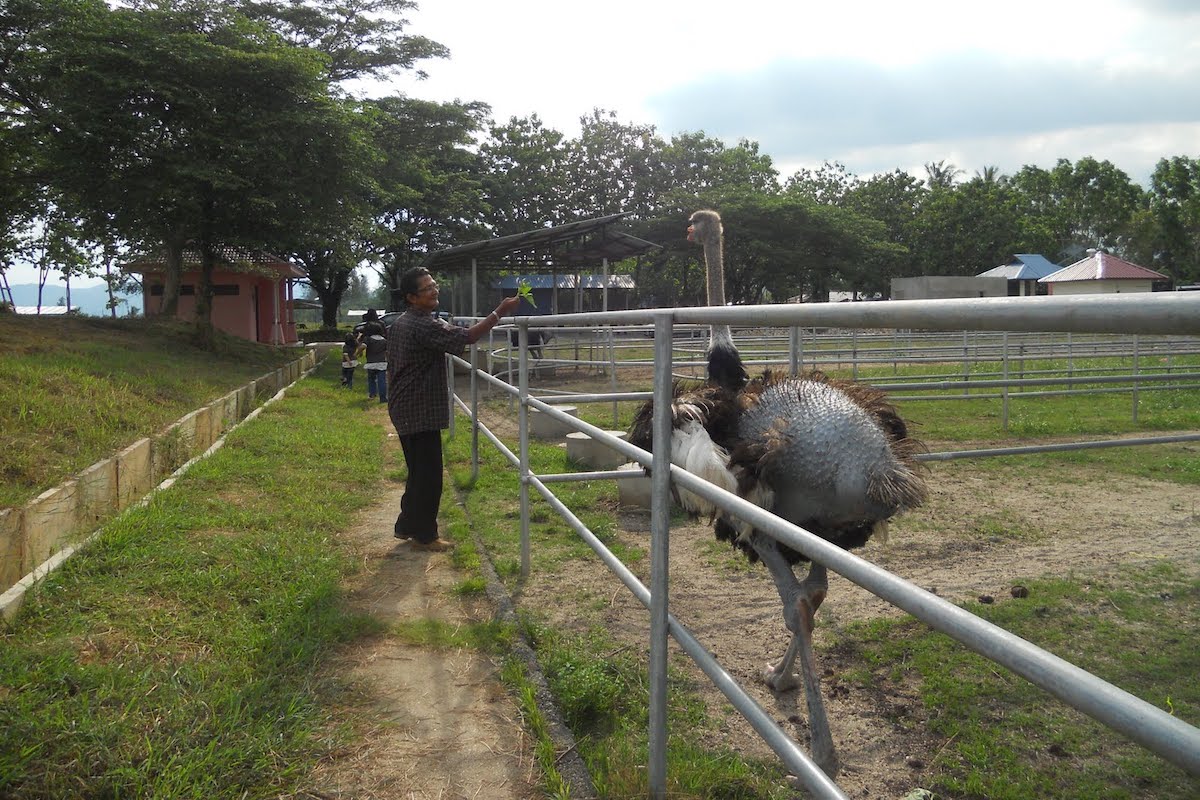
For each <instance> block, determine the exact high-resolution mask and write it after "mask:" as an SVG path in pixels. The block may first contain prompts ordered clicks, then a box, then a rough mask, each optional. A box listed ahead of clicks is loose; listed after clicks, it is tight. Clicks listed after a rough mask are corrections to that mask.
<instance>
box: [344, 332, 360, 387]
mask: <svg viewBox="0 0 1200 800" xmlns="http://www.w3.org/2000/svg"><path fill="white" fill-rule="evenodd" d="M358 349H359V344H358V339H357V337H355V335H354V334H353V333H348V334H346V342H345V344H343V345H342V386H345V387H346V388H347V389H353V388H354V368H355V367H357V366H358Z"/></svg>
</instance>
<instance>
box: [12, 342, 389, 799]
mask: <svg viewBox="0 0 1200 800" xmlns="http://www.w3.org/2000/svg"><path fill="white" fill-rule="evenodd" d="M334 367H336V365H334ZM335 371H336V370H335V369H334V368H329V367H328V365H326V367H323V368H322V371H321V375H322V376H323V377H318V378H316V379H312V380H305V381H301V382H300V383H298V384H297V385H296V386H294V387H293V388H292V389H291V390H290V391H289V393H288V394H287V395H286V396H285V397H284V398H283V399H282V400H281V401H279V402H277V403H275V404H273V405H272V406H270V407H269V408H268V409H267V410H266V411H265V412H264V413H263V414H261V415H260V416H259V417H258V418H257V420H256V421H255V422H254V423H253V424H250V425H244V426H242V427H240V428H238V429H237V430H235V431H233V432H232V433H230V434H229V436H228V439H227V442H226V445H225V447H223V448H222V449H220V450H218V451H217V452H216V453H214V454H213V455H212V456H211V457H209V458H208V459H206V460H204V461H202V462H199V463H198V464H196V465H195V466H194V467H193V468H192V469H191V470H189V471H188V473H187V474H186V475H184V476H182V477H181V478H180V479H179V480H178V481H177V482H176V483H175V485H174V487H173V488H172V490H171V491H169V492H164V493H161V494H159V495H156V496H155V498H154V499H153V501H152V502H151V503H149V504H148V505H147V506H145V507H144V508H134V509H130V510H128V511H127V512H125V513H124V514H122V515H121V516H119V517H118V518H116V519H114V520H113V521H111V522H110V523H109V524H108V525H107V526H105V528H104V530H103V533H102V535H101V537H100V538H99V539H98V541H96V542H95V543H94V544H93V545H92V546H90V547H88V548H86V549H85V550H83V551H82V552H81V553H78V554H76V555H75V556H74V557H73V558H72V559H70V560H69V561H68V562H67V563H66V564H65V565H64V566H63V567H62V568H61V569H59V570H58V571H57V572H55V573H54V574H52V575H51V576H49V577H48V578H47V579H46V580H45V581H43V582H42V583H40V584H38V585H37V586H36V587H35V588H34V589H33V590H32V591H31V592H30V593H29V594H28V596H27V597H26V600H25V604H24V607H23V609H22V614H21V616H20V617H19V619H18V623H17V624H16V626H15V627H13V628H11V629H8V630H5V631H4V632H3V635H2V637H0V696H2V697H3V702H2V703H0V795H3V796H12V797H67V796H89V797H180V798H186V797H195V798H200V797H274V796H278V795H280V794H286V793H289V792H291V791H295V790H296V789H297V788H298V787H299V785H300V782H301V781H302V779H303V777H304V774H305V772H306V771H307V770H308V769H309V768H310V766H311V765H312V764H313V763H315V761H316V760H317V759H319V758H320V757H321V756H322V755H323V754H324V753H325V752H326V751H327V748H328V746H329V744H330V743H329V742H326V741H324V740H323V739H322V737H323V736H325V734H323V733H322V731H323V730H324V728H323V726H324V724H325V714H326V712H325V711H324V710H323V706H322V700H323V697H324V696H325V694H324V693H325V692H326V691H327V690H331V689H333V688H334V687H332V686H331V685H329V684H327V683H325V682H324V681H325V680H327V679H322V678H319V677H318V676H319V675H320V674H321V671H320V669H319V665H320V663H321V660H322V658H323V657H324V656H325V655H326V654H328V653H329V652H330V651H331V649H333V648H335V647H337V646H339V645H340V644H342V643H344V642H346V641H348V640H350V639H353V638H354V637H356V636H359V635H365V634H369V633H374V632H376V629H377V626H376V624H375V623H374V622H373V621H372V620H370V619H368V618H365V617H361V616H357V615H353V614H349V613H347V612H346V611H345V609H344V607H343V606H342V604H341V603H340V602H339V584H340V582H341V580H342V579H343V577H344V576H346V575H347V574H348V573H349V572H351V571H352V570H353V569H355V563H356V562H355V561H354V560H353V559H352V558H351V557H350V554H349V553H347V552H345V551H344V550H343V549H342V548H340V547H339V546H338V545H337V544H336V543H335V542H334V541H333V539H332V537H333V534H334V533H335V532H337V531H338V530H340V529H341V528H342V527H344V526H345V525H347V524H348V520H349V518H350V515H352V514H353V512H354V511H355V510H356V509H358V508H361V507H364V506H365V505H367V504H369V503H370V502H371V501H372V499H373V496H374V494H375V491H374V487H375V486H377V484H378V474H379V471H378V464H379V458H380V451H381V445H382V443H381V437H380V435H379V428H378V426H377V425H375V424H373V423H371V422H370V421H369V420H368V419H366V418H365V417H364V416H363V415H361V414H345V413H339V411H338V409H339V407H340V404H341V403H343V402H345V400H344V398H343V397H341V396H339V395H338V394H337V390H336V388H335V379H334V378H333V376H334V374H335ZM314 487H319V490H317V491H314Z"/></svg>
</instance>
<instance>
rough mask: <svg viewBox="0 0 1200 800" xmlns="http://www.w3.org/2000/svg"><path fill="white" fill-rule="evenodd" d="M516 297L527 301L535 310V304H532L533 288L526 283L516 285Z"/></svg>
mask: <svg viewBox="0 0 1200 800" xmlns="http://www.w3.org/2000/svg"><path fill="white" fill-rule="evenodd" d="M517 297H521V298H524V299H525V300H528V301H529V305H531V306H533V307H534V308H537V303H535V302H533V287H532V286H530V285H529V284H528V283H519V284H517Z"/></svg>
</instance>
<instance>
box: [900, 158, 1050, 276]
mask: <svg viewBox="0 0 1200 800" xmlns="http://www.w3.org/2000/svg"><path fill="white" fill-rule="evenodd" d="M911 246H912V248H913V252H914V255H915V259H916V264H917V267H918V269H919V273H918V274H923V275H977V274H978V273H980V272H982V271H983V270H985V269H989V268H991V267H994V266H996V265H997V264H1001V263H1004V262H1005V261H1007V260H1008V258H1009V256H1011V254H1012V253H1018V252H1027V251H1026V250H1025V249H1024V248H1023V243H1022V239H1021V225H1020V213H1019V211H1018V208H1017V199H1016V196H1015V194H1014V193H1013V192H1012V191H1011V190H1010V189H1009V188H1008V187H1007V186H1005V185H1004V184H1002V183H989V182H987V181H984V180H983V179H982V178H974V179H972V180H970V181H968V182H966V183H964V184H961V185H959V186H956V187H954V188H953V189H942V190H933V191H931V192H930V194H929V197H928V198H927V199H926V201H925V203H924V204H923V205H922V206H921V209H920V213H919V214H918V216H917V219H916V221H915V237H914V240H913V242H912V245H911Z"/></svg>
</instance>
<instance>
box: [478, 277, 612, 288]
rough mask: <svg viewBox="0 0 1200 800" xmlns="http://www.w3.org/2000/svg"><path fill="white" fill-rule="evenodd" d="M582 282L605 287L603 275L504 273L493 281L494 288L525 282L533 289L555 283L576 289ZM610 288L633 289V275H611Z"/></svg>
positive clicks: (585, 285) (591, 285)
mask: <svg viewBox="0 0 1200 800" xmlns="http://www.w3.org/2000/svg"><path fill="white" fill-rule="evenodd" d="M555 279H557V280H555ZM580 282H582V284H583V288H584V289H602V288H604V276H603V275H578V276H577V275H504V276H502V277H499V278H495V279H494V280H493V281H492V288H493V289H516V288H517V286H518V285H519V284H522V283H524V284H528V285H529V288H531V289H549V288H551V287H552V286H553V285H554V284H557V285H558V288H559V289H574V288H576V287H577V286H578V285H579V283H580ZM608 288H610V289H633V288H634V282H633V276H632V275H609V276H608Z"/></svg>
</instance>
